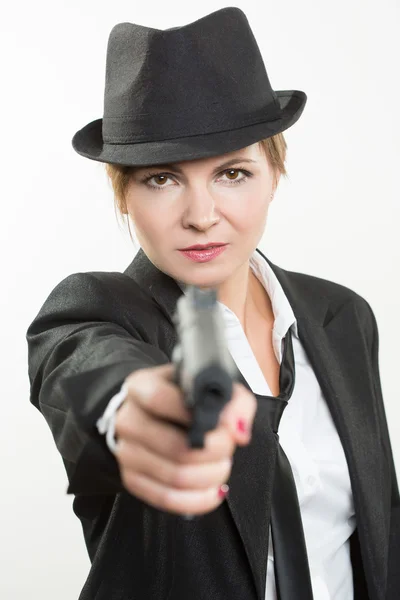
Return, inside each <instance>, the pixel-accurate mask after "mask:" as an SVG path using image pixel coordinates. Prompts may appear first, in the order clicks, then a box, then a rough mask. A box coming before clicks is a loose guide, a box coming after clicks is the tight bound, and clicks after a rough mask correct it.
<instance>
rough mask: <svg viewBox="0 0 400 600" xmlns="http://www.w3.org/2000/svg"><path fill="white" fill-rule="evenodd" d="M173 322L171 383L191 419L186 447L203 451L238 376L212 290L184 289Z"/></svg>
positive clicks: (219, 309) (192, 287)
mask: <svg viewBox="0 0 400 600" xmlns="http://www.w3.org/2000/svg"><path fill="white" fill-rule="evenodd" d="M173 321H174V324H175V326H176V330H177V335H178V341H177V344H176V346H175V347H174V349H173V353H172V362H173V363H174V364H175V367H176V369H175V383H176V384H177V385H178V386H179V387H180V389H181V390H182V393H183V397H184V402H185V406H186V407H187V408H188V409H189V411H190V413H191V415H192V423H191V427H190V428H189V430H188V443H189V446H191V447H192V448H204V434H205V433H206V432H207V431H210V430H212V429H215V428H216V426H217V424H218V420H219V415H220V413H221V411H222V409H223V408H224V406H225V404H226V403H227V402H229V400H230V399H231V397H232V390H233V382H234V381H235V380H236V379H237V375H238V370H237V367H236V364H235V362H234V361H233V359H232V357H231V355H230V352H229V349H228V347H227V343H226V337H225V330H224V322H223V315H222V313H221V307H220V306H219V305H218V301H217V292H216V289H214V288H208V289H200V288H198V287H196V286H187V288H186V290H185V294H183V295H182V296H181V297H180V298H179V299H178V302H177V306H176V312H175V314H174V316H173ZM184 518H185V519H191V518H192V517H191V516H190V515H184Z"/></svg>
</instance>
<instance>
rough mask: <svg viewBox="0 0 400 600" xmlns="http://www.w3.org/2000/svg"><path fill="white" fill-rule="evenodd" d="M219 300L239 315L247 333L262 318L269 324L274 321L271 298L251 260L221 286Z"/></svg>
mask: <svg viewBox="0 0 400 600" xmlns="http://www.w3.org/2000/svg"><path fill="white" fill-rule="evenodd" d="M218 300H219V301H220V302H222V303H223V304H225V306H227V307H228V308H229V309H230V310H231V311H232V312H233V313H234V314H235V315H236V316H237V318H238V319H239V321H240V323H241V325H242V327H243V330H244V332H245V333H246V334H247V333H248V331H249V330H250V329H252V328H253V326H254V324H255V323H256V324H258V323H260V319H262V321H263V322H264V323H268V324H269V325H272V324H273V322H274V314H273V310H272V304H271V300H270V298H269V296H268V293H267V292H266V290H265V288H264V287H263V285H262V284H261V282H260V281H259V280H258V279H257V277H256V276H255V275H254V273H253V271H252V269H251V268H250V264H249V262H247V263H246V264H245V265H243V268H242V269H241V270H240V272H237V273H235V275H234V276H233V277H232V278H231V279H230V280H229V281H227V282H224V284H223V285H221V286H220V287H219V289H218Z"/></svg>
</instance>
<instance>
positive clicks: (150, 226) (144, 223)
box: [129, 206, 165, 245]
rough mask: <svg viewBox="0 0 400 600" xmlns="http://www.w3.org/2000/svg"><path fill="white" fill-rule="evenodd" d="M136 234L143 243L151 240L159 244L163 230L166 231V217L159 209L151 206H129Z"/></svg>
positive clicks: (151, 242)
mask: <svg viewBox="0 0 400 600" xmlns="http://www.w3.org/2000/svg"><path fill="white" fill-rule="evenodd" d="M129 214H130V215H131V217H132V221H133V226H134V228H135V232H136V236H137V238H138V240H139V243H140V244H141V245H144V244H145V243H146V241H147V242H149V243H150V244H152V245H154V244H155V245H157V242H158V243H159V242H160V240H161V239H162V235H161V233H162V231H164V232H165V218H163V217H162V215H160V212H159V211H154V210H151V208H150V207H148V208H146V207H143V206H135V207H132V206H131V207H130V208H129Z"/></svg>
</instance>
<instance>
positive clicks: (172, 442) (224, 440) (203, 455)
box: [115, 403, 235, 464]
mask: <svg viewBox="0 0 400 600" xmlns="http://www.w3.org/2000/svg"><path fill="white" fill-rule="evenodd" d="M115 432H116V435H117V438H118V439H117V450H116V452H118V448H119V447H120V444H121V443H123V442H124V441H127V442H131V443H135V444H137V445H141V446H144V447H145V448H147V449H148V450H149V451H151V452H154V453H155V454H158V455H160V456H164V457H165V458H166V459H168V460H171V461H173V462H175V463H181V464H184V463H188V464H198V463H204V462H215V461H219V460H222V459H224V458H228V457H230V456H232V454H233V452H234V450H235V444H234V441H233V439H232V435H231V434H230V432H229V431H228V429H227V427H225V426H221V427H218V428H217V429H214V430H212V431H209V432H207V433H206V434H205V436H204V448H191V447H190V446H189V440H188V433H187V432H184V431H182V430H181V429H180V428H178V427H177V426H175V425H173V424H171V423H168V422H167V421H165V420H164V419H158V418H157V417H154V416H153V415H151V414H150V413H148V412H147V411H145V410H143V409H142V408H141V407H140V406H138V405H137V404H134V403H131V404H129V403H128V404H126V405H124V406H122V407H121V409H120V410H119V411H118V413H117V416H116V420H115Z"/></svg>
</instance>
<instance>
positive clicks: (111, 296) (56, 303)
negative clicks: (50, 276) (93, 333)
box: [33, 271, 162, 336]
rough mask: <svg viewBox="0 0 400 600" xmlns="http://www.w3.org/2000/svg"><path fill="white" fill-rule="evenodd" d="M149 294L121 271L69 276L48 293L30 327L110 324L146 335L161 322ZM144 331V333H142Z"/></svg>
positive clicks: (90, 272) (156, 306)
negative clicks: (59, 324) (68, 324)
mask: <svg viewBox="0 0 400 600" xmlns="http://www.w3.org/2000/svg"><path fill="white" fill-rule="evenodd" d="M161 316H162V315H161V314H160V309H159V307H158V305H157V304H156V303H155V302H154V301H153V299H152V297H151V295H150V294H149V293H147V292H146V290H144V289H143V288H142V287H140V286H139V285H138V284H137V283H136V282H135V281H134V280H133V279H132V278H131V277H129V276H128V275H125V274H123V273H120V272H117V271H116V272H112V271H87V272H77V273H71V274H70V275H68V276H66V277H64V278H63V279H62V280H61V281H59V283H57V284H56V285H55V287H54V288H53V289H52V290H51V292H50V293H49V295H48V297H47V298H46V299H45V301H44V303H43V305H42V306H41V308H40V310H39V312H38V314H37V316H36V317H35V320H34V323H33V327H44V326H46V327H49V326H50V325H51V324H52V323H55V322H57V323H59V322H71V323H72V322H75V323H82V324H84V323H87V322H99V321H101V322H104V321H108V322H113V323H117V324H119V325H120V326H121V327H123V328H124V329H126V330H128V331H129V332H130V333H134V332H137V331H141V334H142V335H143V336H145V334H146V332H148V330H149V329H152V327H154V326H155V325H156V323H157V322H158V321H160V320H162V319H160V317H161ZM142 330H143V331H142Z"/></svg>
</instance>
